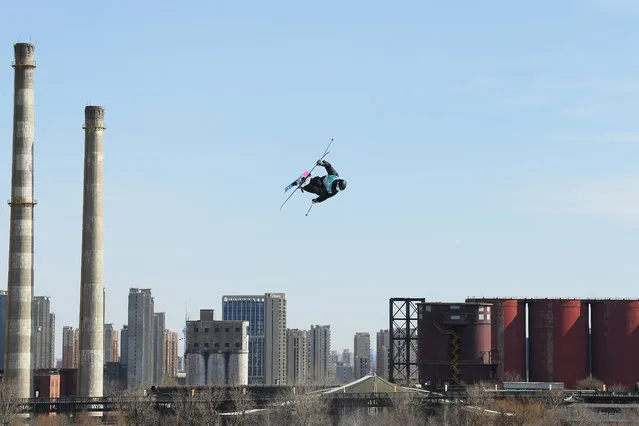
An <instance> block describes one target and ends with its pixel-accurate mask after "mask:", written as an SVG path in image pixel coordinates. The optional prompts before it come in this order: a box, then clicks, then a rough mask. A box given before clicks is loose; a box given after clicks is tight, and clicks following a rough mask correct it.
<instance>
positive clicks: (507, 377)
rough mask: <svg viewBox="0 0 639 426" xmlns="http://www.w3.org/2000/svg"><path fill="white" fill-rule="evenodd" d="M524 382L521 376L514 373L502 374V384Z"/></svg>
mask: <svg viewBox="0 0 639 426" xmlns="http://www.w3.org/2000/svg"><path fill="white" fill-rule="evenodd" d="M523 381H524V380H523V379H522V378H521V374H519V373H516V372H512V371H506V372H505V373H504V382H523Z"/></svg>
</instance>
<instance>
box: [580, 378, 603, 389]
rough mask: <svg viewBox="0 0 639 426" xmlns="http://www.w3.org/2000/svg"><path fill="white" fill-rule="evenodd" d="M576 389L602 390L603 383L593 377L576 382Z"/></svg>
mask: <svg viewBox="0 0 639 426" xmlns="http://www.w3.org/2000/svg"><path fill="white" fill-rule="evenodd" d="M576 387H577V389H585V390H603V387H604V382H603V381H601V380H599V379H597V378H595V377H586V378H583V379H581V380H579V381H578V382H577V386H576Z"/></svg>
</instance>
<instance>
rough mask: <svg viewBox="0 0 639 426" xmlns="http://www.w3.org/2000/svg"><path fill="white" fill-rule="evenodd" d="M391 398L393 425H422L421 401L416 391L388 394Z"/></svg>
mask: <svg viewBox="0 0 639 426" xmlns="http://www.w3.org/2000/svg"><path fill="white" fill-rule="evenodd" d="M390 396H391V398H392V417H393V424H400V425H404V426H416V425H421V424H423V421H422V420H420V419H421V418H422V417H423V416H422V413H421V401H420V400H419V394H418V393H417V392H416V391H407V392H395V393H392V394H390Z"/></svg>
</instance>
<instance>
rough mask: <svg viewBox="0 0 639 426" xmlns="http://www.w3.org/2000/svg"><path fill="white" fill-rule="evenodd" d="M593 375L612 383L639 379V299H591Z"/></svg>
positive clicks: (625, 384)
mask: <svg viewBox="0 0 639 426" xmlns="http://www.w3.org/2000/svg"><path fill="white" fill-rule="evenodd" d="M590 306H591V315H592V317H591V320H592V325H591V326H592V375H593V377H595V378H597V379H599V380H602V381H603V382H604V383H605V384H606V385H607V386H608V387H610V386H616V385H617V386H618V385H622V386H623V387H625V388H627V389H628V390H633V388H634V386H635V383H636V382H638V381H639V362H638V361H639V360H638V359H637V357H638V356H639V301H638V300H601V301H593V302H592V303H591V305H590Z"/></svg>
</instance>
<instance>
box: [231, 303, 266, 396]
mask: <svg viewBox="0 0 639 426" xmlns="http://www.w3.org/2000/svg"><path fill="white" fill-rule="evenodd" d="M222 320H224V321H248V323H249V330H248V336H249V361H248V382H249V384H250V385H255V384H264V379H265V378H264V296H263V295H262V296H223V297H222Z"/></svg>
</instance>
